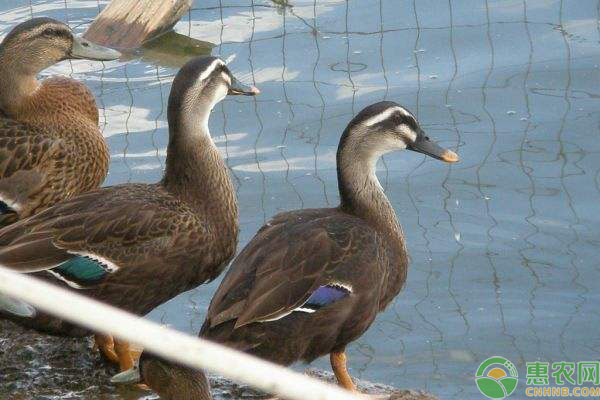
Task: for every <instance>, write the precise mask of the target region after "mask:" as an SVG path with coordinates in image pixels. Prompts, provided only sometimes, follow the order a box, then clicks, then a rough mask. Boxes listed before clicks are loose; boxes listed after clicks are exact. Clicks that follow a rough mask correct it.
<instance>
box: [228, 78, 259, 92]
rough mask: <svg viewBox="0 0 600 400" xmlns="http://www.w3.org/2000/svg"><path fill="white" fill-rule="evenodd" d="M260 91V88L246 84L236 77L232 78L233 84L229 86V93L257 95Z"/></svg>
mask: <svg viewBox="0 0 600 400" xmlns="http://www.w3.org/2000/svg"><path fill="white" fill-rule="evenodd" d="M259 93H260V90H258V88H256V87H254V86H249V85H244V84H243V83H242V82H240V81H238V80H237V79H235V78H232V79H231V85H230V86H229V92H227V94H228V95H230V96H231V95H234V96H235V95H244V96H256V95H257V94H259Z"/></svg>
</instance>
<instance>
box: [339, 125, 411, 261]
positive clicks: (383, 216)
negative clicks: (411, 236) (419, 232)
mask: <svg viewBox="0 0 600 400" xmlns="http://www.w3.org/2000/svg"><path fill="white" fill-rule="evenodd" d="M381 155H382V154H380V153H377V152H373V151H371V150H369V149H368V148H363V146H362V145H361V142H360V140H357V139H356V138H353V137H350V136H349V135H348V134H347V133H346V132H345V133H344V135H343V136H342V140H341V142H340V146H339V147H338V152H337V171H338V188H339V191H340V206H339V208H340V209H341V210H342V211H344V212H347V213H349V214H352V215H355V216H357V217H359V218H361V219H363V220H365V221H366V222H367V223H368V224H369V225H371V226H372V227H373V228H374V229H376V230H377V231H378V232H380V233H381V234H383V235H384V236H385V237H387V238H388V239H389V240H390V243H393V244H395V245H398V246H400V248H402V249H404V235H403V232H402V228H401V226H400V224H399V223H398V219H397V218H396V213H395V211H394V208H393V207H392V205H391V204H390V202H389V200H388V198H387V197H386V195H385V193H384V192H383V188H382V187H381V184H380V183H379V180H378V179H377V175H376V174H375V170H376V164H377V160H378V159H379V157H380V156H381Z"/></svg>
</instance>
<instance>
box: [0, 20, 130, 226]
mask: <svg viewBox="0 0 600 400" xmlns="http://www.w3.org/2000/svg"><path fill="white" fill-rule="evenodd" d="M120 56H121V53H119V52H118V51H116V50H113V49H110V48H107V47H103V46H99V45H96V44H94V43H92V42H90V41H88V40H86V39H84V38H81V37H78V36H75V35H74V34H73V32H72V31H71V29H70V28H69V27H68V26H67V25H65V24H64V23H62V22H60V21H57V20H54V19H52V18H45V17H41V18H33V19H30V20H28V21H26V22H23V23H21V24H19V25H17V26H16V27H14V28H13V29H12V30H11V31H10V32H9V33H8V34H7V35H6V37H5V38H4V39H3V40H2V42H1V43H0V227H3V226H6V225H10V224H11V223H14V222H15V221H17V220H19V219H23V218H27V217H29V216H32V215H34V214H36V213H38V212H40V211H42V210H44V209H46V208H47V207H50V206H52V205H54V204H56V203H57V202H59V201H62V200H67V199H69V198H71V197H73V196H75V195H77V194H79V193H83V192H87V191H88V190H91V189H95V188H97V187H99V186H100V185H101V184H102V182H103V181H104V178H105V177H106V174H107V171H108V164H109V159H110V156H109V151H108V147H107V145H106V142H105V140H104V137H103V136H102V133H101V132H100V130H99V129H98V108H97V107H96V101H95V100H94V95H93V94H92V92H91V91H90V90H89V89H88V88H87V87H86V86H85V85H84V84H83V83H81V82H78V81H76V80H74V79H70V78H67V77H64V76H53V77H50V78H46V79H44V80H42V81H41V82H40V81H38V79H37V75H38V73H40V72H41V71H42V70H44V69H46V68H48V67H50V66H51V65H54V64H56V63H58V62H60V61H62V60H68V59H81V58H85V59H89V60H100V61H102V60H104V61H106V60H114V59H117V58H119V57H120Z"/></svg>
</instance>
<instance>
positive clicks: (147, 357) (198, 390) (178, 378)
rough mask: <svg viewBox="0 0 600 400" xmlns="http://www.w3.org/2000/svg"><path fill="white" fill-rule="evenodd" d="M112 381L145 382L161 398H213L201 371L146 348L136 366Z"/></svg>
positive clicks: (207, 399) (166, 399)
mask: <svg viewBox="0 0 600 400" xmlns="http://www.w3.org/2000/svg"><path fill="white" fill-rule="evenodd" d="M111 382H113V383H140V384H144V385H148V386H149V387H150V388H151V389H152V390H154V391H155V392H156V393H157V394H158V395H159V396H160V398H161V399H162V400H212V396H211V394H210V384H209V382H208V379H207V378H206V375H204V372H202V371H201V370H196V369H192V368H189V367H187V366H185V365H181V364H177V363H173V362H171V361H168V360H165V359H164V358H162V357H159V356H156V355H154V354H152V353H149V352H147V351H144V352H143V353H142V355H141V356H140V359H139V362H138V365H137V366H135V367H133V368H131V369H129V370H127V371H125V372H121V373H120V374H117V375H115V376H113V377H112V379H111Z"/></svg>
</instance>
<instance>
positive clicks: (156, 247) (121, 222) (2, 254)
mask: <svg viewBox="0 0 600 400" xmlns="http://www.w3.org/2000/svg"><path fill="white" fill-rule="evenodd" d="M215 62H216V63H217V64H218V63H220V64H218V65H219V68H214V70H213V73H212V74H209V76H208V77H207V78H205V79H204V80H203V81H201V82H198V79H199V77H200V76H201V75H202V72H203V71H206V70H207V69H210V66H211V65H213V64H211V63H215ZM225 74H228V75H229V77H230V79H231V80H233V77H231V75H230V73H229V71H228V70H227V68H226V67H225V65H224V64H222V61H220V60H218V59H216V58H208V59H196V60H193V61H191V62H189V63H188V64H186V65H185V66H184V67H183V68H182V69H181V70H180V71H179V73H178V74H177V76H176V78H175V80H174V82H173V87H172V89H171V95H170V97H169V107H168V120H169V146H168V149H167V167H166V171H165V175H164V178H163V180H162V181H161V182H159V183H156V184H122V185H117V186H111V187H104V188H100V189H96V190H92V191H90V192H87V193H84V194H80V195H77V196H74V197H73V198H72V199H70V200H67V201H63V202H60V203H58V204H56V205H55V206H53V207H50V208H49V209H47V210H45V211H43V212H41V213H39V214H37V215H35V216H33V217H31V218H28V219H25V220H21V221H19V222H17V223H15V224H13V225H11V226H9V227H6V228H4V229H2V230H0V265H3V266H5V267H8V268H12V269H14V270H17V271H20V272H29V273H35V275H37V276H39V277H41V278H43V279H49V280H51V281H52V282H54V283H58V284H60V285H63V286H64V287H67V285H66V284H65V283H64V282H62V281H61V280H58V279H56V278H59V277H57V275H56V273H55V274H51V273H48V271H49V272H52V271H56V268H55V267H56V266H58V265H59V264H61V263H63V262H65V261H67V260H72V259H73V258H74V255H80V256H82V255H91V257H92V258H94V259H96V260H100V263H99V264H98V265H100V264H102V265H103V269H106V270H108V272H107V273H105V275H103V276H102V277H101V279H92V280H89V281H86V280H85V279H83V280H82V281H76V280H73V281H71V283H72V284H73V283H76V284H79V285H81V286H83V287H85V290H81V291H80V293H82V294H85V295H88V296H91V297H93V298H95V299H97V300H100V301H103V302H106V303H109V304H112V305H114V306H117V307H120V308H123V309H125V310H128V311H130V312H133V313H136V314H140V315H144V314H146V313H148V312H149V311H151V310H152V309H153V308H155V307H156V306H158V305H160V304H162V303H163V302H165V301H167V300H169V299H171V298H172V297H175V296H176V295H178V294H179V293H181V292H184V291H187V290H190V289H192V288H194V287H196V286H198V285H200V284H202V283H204V282H207V281H210V280H213V279H214V278H216V277H217V276H218V275H219V274H220V272H221V271H222V270H223V268H224V267H225V266H226V265H227V263H228V262H229V261H230V260H231V258H232V257H233V255H234V254H235V249H236V246H237V236H238V209H237V201H236V198H235V191H234V188H233V184H232V182H231V179H230V177H229V174H228V170H227V167H226V165H225V161H224V160H223V159H222V157H221V156H220V154H219V151H218V149H217V148H216V146H215V145H214V143H213V142H212V139H211V137H210V134H209V132H207V131H205V129H206V128H205V126H206V124H205V123H206V121H205V119H206V120H207V119H208V116H209V114H210V111H211V108H212V107H213V106H214V104H215V103H216V102H218V101H220V100H221V99H222V98H223V97H224V96H225V94H226V93H227V88H228V85H229V82H228V81H227V80H225V79H224V78H223V76H224V75H225ZM111 264H112V265H114V266H116V268H117V269H116V270H113V269H114V268H112V267H111V266H110V265H111ZM75 272H76V271H75ZM62 276H63V277H64V275H62ZM13 317H14V316H13ZM14 319H15V320H16V321H18V322H20V323H22V324H24V325H27V326H31V327H34V328H36V329H38V330H42V331H46V332H50V333H56V334H67V335H85V334H87V333H88V332H87V330H85V329H80V328H78V327H75V326H72V325H71V324H69V323H66V322H64V321H62V320H60V319H58V318H54V317H51V316H49V315H46V314H44V313H37V314H36V316H35V318H20V317H14Z"/></svg>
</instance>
